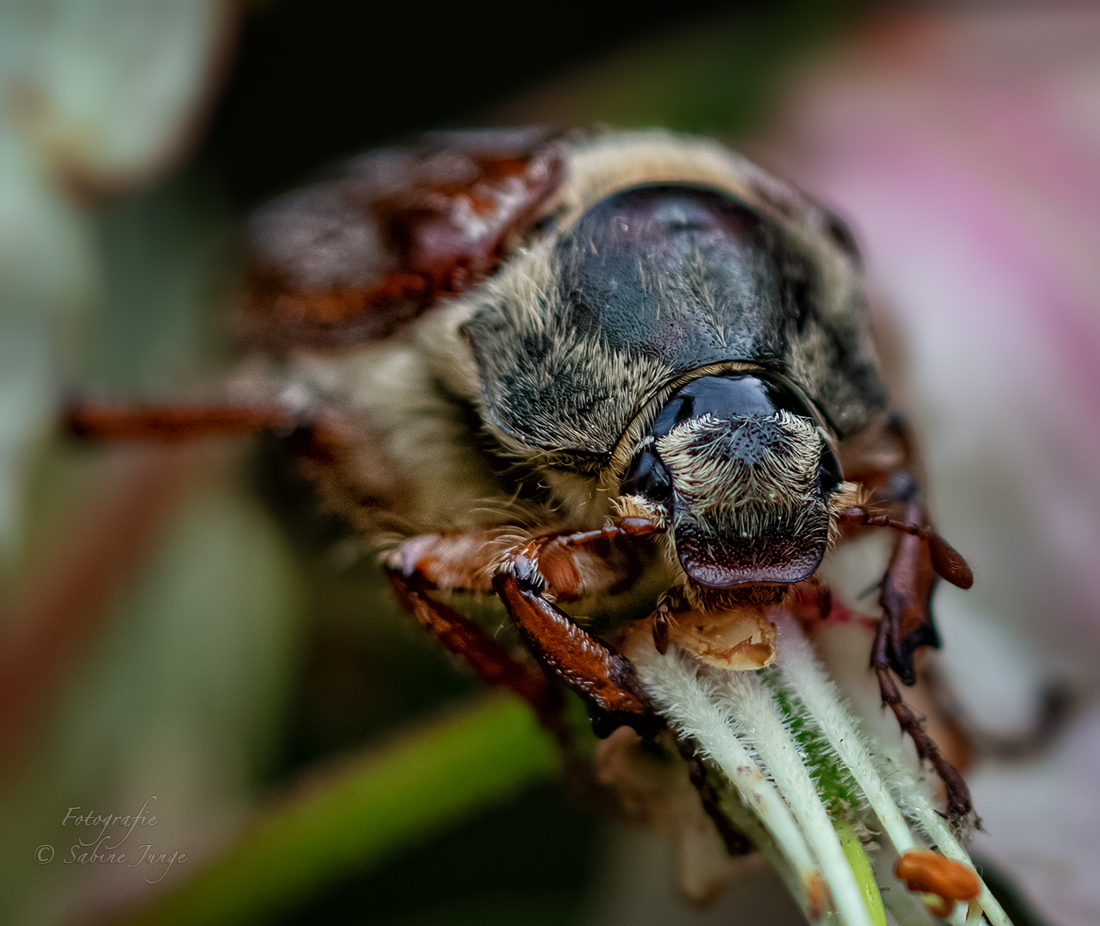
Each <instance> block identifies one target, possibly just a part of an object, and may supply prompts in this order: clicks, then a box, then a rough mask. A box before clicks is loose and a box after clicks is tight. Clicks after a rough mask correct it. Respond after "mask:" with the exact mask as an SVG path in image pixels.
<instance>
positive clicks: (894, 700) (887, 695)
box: [871, 623, 973, 817]
mask: <svg viewBox="0 0 1100 926" xmlns="http://www.w3.org/2000/svg"><path fill="white" fill-rule="evenodd" d="M885 627H886V624H885V623H880V624H879V630H878V632H877V633H876V634H875V643H874V650H873V652H872V654H871V665H872V667H873V668H874V670H875V674H876V675H877V676H878V687H879V691H880V692H881V693H882V703H883V704H884V705H887V706H888V707H889V708H890V710H892V711H893V712H894V716H895V717H896V718H897V721H898V726H900V727H901V729H902V732H903V733H908V734H909V736H910V738H912V740H913V745H915V746H916V747H917V755H918V756H919V757H920V758H921V760H922V761H927V762H928V763H929V764H931V766H932V768H933V769H935V771H936V774H937V775H939V777H940V780H941V781H942V782H943V785H944V788H945V789H946V792H947V812H948V813H949V814H951V815H952V816H957V817H965V816H967V815H969V813H970V811H971V810H972V809H973V805H972V804H971V801H970V789H969V788H968V787H967V786H966V782H965V781H964V780H963V777H962V775H960V774H959V771H958V769H956V768H955V766H953V765H952V764H951V763H950V762H948V761H947V760H946V759H945V758H944V757H943V755H941V753H940V750H939V747H938V746H937V745H936V744H935V742H934V741H933V740H932V737H930V736H929V735H928V734H927V733H926V732H925V730H924V727H923V726H921V722H920V721H919V720H918V719H917V717H916V715H915V714H914V713H913V711H912V709H911V708H910V707H909V705H908V704H906V703H905V701H903V700H902V697H901V692H899V691H898V686H897V685H896V684H895V683H894V678H893V676H892V675H891V673H890V667H889V666H888V665H887V664H886V657H885V648H886V643H885V637H886V633H885V630H884V628H885Z"/></svg>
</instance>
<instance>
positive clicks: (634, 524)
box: [493, 518, 661, 738]
mask: <svg viewBox="0 0 1100 926" xmlns="http://www.w3.org/2000/svg"><path fill="white" fill-rule="evenodd" d="M652 531H653V525H652V524H651V523H650V522H648V521H645V520H644V519H641V518H624V519H623V521H622V522H621V523H620V524H619V525H618V526H616V527H612V528H608V529H605V530H596V531H583V532H575V533H569V534H557V535H551V536H548V537H540V538H537V539H536V540H532V541H530V542H529V543H526V544H524V545H522V546H520V547H518V548H516V549H515V550H513V551H511V552H510V553H509V554H508V555H507V556H506V557H505V558H504V560H503V562H502V563H501V565H500V567H499V568H498V570H497V574H496V576H495V578H494V579H493V587H494V588H495V589H496V592H497V594H498V595H500V597H501V598H502V599H503V601H504V603H505V605H506V606H507V608H508V613H509V614H510V615H511V617H512V621H513V623H515V625H516V628H517V629H518V630H519V632H520V636H522V637H523V640H524V642H525V643H526V644H527V648H528V649H529V650H530V651H531V654H532V655H533V656H534V657H535V659H536V660H537V661H538V662H539V664H540V665H541V666H542V667H543V669H544V670H546V671H547V672H548V673H550V674H551V675H553V676H555V677H556V678H559V679H561V681H563V682H564V683H565V684H566V685H568V686H569V687H570V688H572V689H573V690H574V691H576V692H577V693H578V694H579V695H580V696H581V698H582V699H583V700H584V702H585V704H586V705H587V707H588V713H589V716H590V717H591V719H592V729H593V730H594V731H595V733H596V735H597V736H599V737H601V738H602V737H606V736H608V735H610V734H611V732H612V731H613V730H615V729H616V728H617V727H620V726H624V725H625V726H629V727H632V728H633V729H634V730H636V731H637V732H638V733H639V734H640V735H642V736H643V737H650V736H652V735H653V734H654V733H655V732H656V731H657V730H658V729H659V727H660V723H661V721H660V719H659V718H658V717H657V714H656V713H655V712H654V710H653V706H652V705H651V704H650V702H649V698H647V697H646V695H645V693H644V692H643V691H642V688H641V685H640V684H639V683H638V679H637V676H636V675H635V672H634V667H633V666H632V665H631V663H630V661H629V660H627V659H625V658H624V657H623V656H621V655H619V654H618V653H617V652H615V650H614V649H612V648H611V647H610V646H608V645H607V644H605V643H602V642H600V641H599V640H597V639H596V638H595V637H593V636H592V635H591V634H589V633H588V632H587V631H585V630H584V629H583V628H581V627H579V626H577V624H575V623H574V622H573V621H572V619H571V618H570V617H569V615H567V614H566V613H565V612H564V611H562V610H561V609H560V608H558V607H557V606H556V605H555V604H554V603H553V602H552V601H551V600H550V596H553V597H554V598H556V599H561V600H566V599H571V598H576V597H579V595H580V594H581V593H582V591H583V580H582V576H581V572H580V570H579V569H578V565H577V562H576V561H575V559H574V556H573V554H574V553H575V552H576V551H577V550H579V549H588V550H592V551H595V552H596V553H597V554H600V553H601V551H602V550H603V548H604V547H605V546H607V545H609V544H610V543H611V542H612V541H614V540H616V539H619V538H624V537H630V536H638V535H642V534H648V533H651V532H652Z"/></svg>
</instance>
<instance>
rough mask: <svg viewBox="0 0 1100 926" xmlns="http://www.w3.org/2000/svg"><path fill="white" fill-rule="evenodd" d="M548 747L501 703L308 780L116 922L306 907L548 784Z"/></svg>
mask: <svg viewBox="0 0 1100 926" xmlns="http://www.w3.org/2000/svg"><path fill="white" fill-rule="evenodd" d="M556 770H557V762H556V757H555V753H554V749H553V747H552V746H551V744H550V742H549V739H548V737H547V736H546V735H545V734H544V733H543V732H542V731H541V730H540V729H539V726H538V723H537V721H536V720H535V718H534V715H533V714H532V712H531V710H530V708H529V707H528V706H527V705H525V704H524V703H522V702H521V701H519V700H517V699H514V698H511V697H506V696H494V697H491V698H488V699H484V700H481V701H479V702H477V703H476V704H475V705H474V706H473V707H472V708H467V709H465V710H463V711H461V712H458V713H456V712H453V711H449V712H448V713H447V714H446V716H445V717H443V718H440V719H437V720H435V721H434V722H432V723H429V724H427V725H424V726H421V727H420V728H419V729H416V730H414V731H412V732H411V733H408V734H405V735H404V736H402V738H401V739H400V740H398V741H396V742H394V743H392V744H390V745H389V746H387V747H385V748H383V749H380V750H378V751H375V752H372V753H370V754H368V755H366V756H364V757H359V758H357V759H355V760H353V761H351V762H349V763H344V764H342V765H341V766H340V767H339V768H337V769H335V770H332V771H330V772H328V773H326V774H324V775H319V776H311V777H310V779H308V780H306V781H304V782H303V783H302V785H301V786H300V787H299V788H297V789H295V791H294V792H293V793H291V794H290V795H288V796H287V798H285V799H284V800H283V801H281V802H280V803H279V804H278V805H277V806H274V807H272V808H270V810H268V811H267V812H265V813H264V814H263V815H262V816H261V817H259V818H258V819H257V820H256V821H255V822H254V823H253V824H252V825H251V826H249V827H248V828H247V829H246V830H245V831H244V832H243V833H242V834H241V835H240V837H239V838H238V839H237V841H236V843H235V844H234V845H232V846H231V847H230V848H229V849H228V850H227V851H226V852H225V853H223V854H222V855H221V856H220V857H218V858H215V859H214V860H213V861H211V862H210V863H209V864H208V865H207V867H205V868H203V869H201V870H200V871H199V872H198V873H197V874H196V875H195V876H194V877H192V878H190V879H189V880H187V881H186V882H184V883H182V884H181V885H180V886H178V887H176V888H173V889H170V890H169V891H167V892H166V893H164V894H162V895H160V896H158V897H157V898H156V899H155V900H154V901H153V902H152V903H151V904H149V905H148V906H146V907H144V908H142V909H141V910H138V911H136V912H134V913H131V914H129V915H127V916H125V917H123V918H122V919H121V920H119V921H118V922H120V923H126V924H132V926H139V924H141V926H152V924H158V926H164V924H190V923H203V924H211V923H241V922H249V921H253V920H256V919H258V918H260V917H262V916H264V915H265V914H270V913H271V912H272V911H275V910H286V909H288V908H290V907H292V906H293V905H294V904H296V903H300V902H302V901H304V900H306V899H307V898H308V897H310V896H312V895H313V894H315V893H316V892H317V891H319V890H321V889H322V888H324V887H325V886H326V885H328V884H330V883H332V882H334V881H336V880H337V879H339V878H340V877H341V876H343V875H345V874H347V873H348V872H351V871H356V870H362V869H364V868H366V867H367V866H369V865H370V864H371V863H373V862H376V861H378V860H379V859H381V858H383V857H384V856H385V855H387V854H388V853H389V852H391V851H393V850H395V849H398V848H400V847H402V846H404V845H407V844H409V843H412V842H414V841H416V840H418V839H422V838H423V837H424V836H425V835H427V834H429V833H432V832H435V831H438V830H441V829H443V828H444V827H445V826H447V825H449V824H452V823H454V822H455V821H457V820H458V819H460V818H461V817H463V816H466V815H468V814H470V813H472V812H473V811H475V810H477V809H479V808H482V807H485V806H487V805H490V804H493V803H497V802H499V801H501V800H502V799H504V798H505V797H507V796H508V795H510V794H512V793H515V792H516V791H517V790H518V789H520V788H521V787H524V786H527V785H530V784H531V783H533V782H535V781H539V780H542V779H545V778H548V777H551V776H552V775H554V774H555V773H556Z"/></svg>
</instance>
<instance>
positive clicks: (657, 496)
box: [619, 447, 672, 505]
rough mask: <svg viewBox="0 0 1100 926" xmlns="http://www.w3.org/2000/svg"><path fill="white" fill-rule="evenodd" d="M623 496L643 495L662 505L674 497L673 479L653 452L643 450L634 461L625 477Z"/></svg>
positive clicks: (620, 491) (631, 462)
mask: <svg viewBox="0 0 1100 926" xmlns="http://www.w3.org/2000/svg"><path fill="white" fill-rule="evenodd" d="M619 493H620V494H621V495H641V496H643V497H644V498H647V499H649V500H650V501H652V502H656V503H658V504H660V505H663V504H665V502H667V501H668V500H669V499H670V498H671V497H672V477H671V476H669V474H668V470H667V469H665V467H664V465H663V464H662V463H661V461H660V460H659V459H657V454H656V453H654V452H653V449H652V447H650V448H649V449H647V450H643V451H642V452H641V453H639V454H638V455H637V456H636V457H634V459H633V460H631V461H630V467H629V468H628V469H627V471H626V475H625V476H624V477H623V482H622V486H621V487H620V489H619Z"/></svg>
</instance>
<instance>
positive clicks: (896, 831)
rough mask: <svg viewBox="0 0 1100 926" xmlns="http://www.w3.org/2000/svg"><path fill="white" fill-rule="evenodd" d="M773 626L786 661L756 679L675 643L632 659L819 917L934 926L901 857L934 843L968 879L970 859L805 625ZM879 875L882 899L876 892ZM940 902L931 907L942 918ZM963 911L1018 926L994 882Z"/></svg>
mask: <svg viewBox="0 0 1100 926" xmlns="http://www.w3.org/2000/svg"><path fill="white" fill-rule="evenodd" d="M777 625H778V630H779V657H778V660H777V662H776V664H775V665H774V666H773V667H771V668H769V669H763V670H759V671H756V672H753V671H736V670H726V669H720V668H716V667H715V666H713V665H706V664H704V663H702V662H700V661H699V660H697V659H696V658H695V657H693V656H691V655H689V654H688V653H686V652H684V651H683V650H681V649H679V648H678V647H676V646H672V647H670V648H669V651H668V653H667V654H666V655H664V656H662V655H660V654H658V653H657V652H656V651H655V650H653V649H652V648H648V647H646V648H643V647H637V650H638V651H637V652H633V653H631V654H630V655H631V657H632V658H633V660H634V662H635V664H636V666H637V668H638V671H639V674H640V677H641V680H642V684H643V685H644V686H645V688H646V690H647V691H648V692H649V694H650V696H651V697H652V698H653V700H654V701H655V702H656V704H657V705H658V707H659V709H660V710H661V712H662V713H663V714H664V715H665V717H666V718H667V719H668V720H669V722H670V723H671V725H672V726H673V728H674V729H675V730H676V731H677V733H678V734H679V735H681V736H688V737H691V738H692V739H693V740H694V741H695V742H696V743H697V744H698V746H699V748H700V749H701V750H702V752H703V754H704V755H705V756H706V757H707V758H708V760H709V761H710V763H711V765H712V766H714V767H716V768H717V769H719V770H720V771H721V773H722V775H723V777H724V778H725V780H726V781H727V782H728V783H729V785H730V786H731V788H730V791H731V793H736V795H737V796H739V798H740V803H741V804H743V805H744V808H747V810H748V811H750V812H751V813H752V814H753V815H755V817H756V818H757V819H758V820H759V822H760V823H761V824H762V825H763V829H764V830H765V831H766V833H767V838H768V839H769V840H770V841H772V842H773V843H774V845H773V846H771V847H762V848H765V850H768V849H771V850H772V854H773V855H775V856H776V857H777V858H778V859H779V868H780V871H781V873H782V874H783V876H784V878H785V879H786V881H787V883H788V886H789V887H790V889H791V890H792V893H793V894H794V895H795V897H796V899H797V900H798V902H799V903H800V905H801V906H802V909H803V912H804V913H805V914H806V916H807V917H808V918H809V919H810V920H811V921H812V922H817V921H820V920H822V919H823V918H825V919H827V920H830V921H833V922H837V923H841V924H844V926H878V924H882V923H884V922H885V921H886V917H885V913H884V911H883V901H885V903H886V907H887V908H888V909H889V911H890V914H891V915H892V917H893V919H894V920H895V921H896V922H897V923H898V924H900V926H918V924H919V926H927V924H930V923H931V922H932V916H931V915H930V913H929V912H928V909H927V908H926V906H925V904H922V903H921V902H920V901H919V900H918V895H914V894H910V893H909V892H908V891H907V890H906V889H905V885H904V883H903V882H901V881H899V880H897V878H895V876H894V865H893V862H894V861H895V860H896V859H897V858H899V857H901V856H904V855H905V854H906V853H909V852H914V851H919V850H927V849H929V848H934V849H935V850H936V851H937V852H938V853H939V854H940V855H942V856H943V857H945V858H947V859H952V860H954V861H956V862H958V863H961V864H962V865H964V866H966V868H967V869H969V870H970V871H973V867H974V866H973V863H972V862H971V860H970V858H969V856H968V855H967V853H966V851H965V849H964V848H963V847H962V845H961V844H960V842H959V840H958V839H957V838H956V836H955V834H954V833H953V832H952V830H951V827H950V826H949V825H948V824H947V823H946V822H945V820H944V819H943V817H941V815H940V814H939V813H938V812H937V811H936V809H935V807H934V805H933V804H932V801H931V800H930V798H929V796H928V794H927V793H926V791H925V790H924V788H923V786H922V784H921V783H920V782H919V781H918V780H917V775H916V774H915V772H914V770H913V769H911V768H910V767H909V766H908V765H907V764H906V763H905V762H904V761H903V760H902V759H901V758H900V755H899V754H898V753H897V752H896V750H892V749H890V748H889V747H887V746H885V745H884V744H883V743H881V742H878V741H877V740H875V739H873V738H872V737H871V735H870V734H869V733H868V732H867V731H866V730H865V729H863V728H862V727H861V726H860V725H859V724H858V722H857V721H856V719H855V718H854V717H853V716H852V714H851V713H850V712H849V711H848V709H847V707H846V706H845V705H844V702H843V701H842V699H841V697H840V694H839V692H838V691H837V689H836V687H835V685H834V684H833V683H832V681H830V680H829V678H828V677H827V676H826V674H825V671H824V669H823V668H822V666H821V664H820V663H819V662H818V660H817V657H816V655H815V654H814V652H813V650H812V649H811V647H810V645H809V643H808V642H807V641H806V639H805V637H804V636H803V635H802V632H801V630H800V628H799V627H798V625H797V623H796V622H795V621H794V620H792V619H791V618H789V617H786V616H782V617H779V618H778V619H777ZM730 809H731V810H732V811H734V812H735V815H736V813H737V812H741V813H743V811H741V809H740V808H736V807H732V806H731V808H730ZM857 832H858V833H862V834H865V836H864V841H861V840H860V839H859V838H857V837H856V835H855V834H856V833H857ZM864 843H866V847H865V844H864ZM868 851H870V853H871V861H869V860H868V855H867V853H868ZM940 861H941V863H942V860H940ZM872 862H873V864H872ZM871 870H874V872H875V880H876V881H877V883H878V889H879V890H881V891H882V893H881V895H880V894H879V890H874V889H873V888H871V887H870V886H869V884H868V881H869V878H868V877H867V874H866V873H867V872H869V871H871ZM937 900H938V898H935V897H930V898H928V901H929V905H930V906H931V907H932V908H933V909H935V908H936V907H937ZM943 903H944V902H942V901H941V902H940V905H943ZM947 906H952V904H951V903H950V902H947ZM953 906H954V909H952V910H951V912H950V913H949V914H948V915H947V916H946V917H945V918H946V919H947V920H948V922H950V923H952V924H953V926H977V924H980V923H982V922H984V921H988V923H989V924H990V926H1011V924H1010V922H1009V920H1008V917H1007V916H1006V915H1005V913H1004V911H1003V910H1002V909H1001V907H1000V905H999V904H998V903H997V901H996V899H995V898H994V897H993V896H992V894H991V893H990V892H989V889H988V888H987V887H986V886H985V884H984V883H982V884H981V892H980V894H979V895H978V897H977V898H976V899H975V900H973V901H972V902H971V903H970V904H969V906H967V905H965V904H962V905H953ZM941 912H943V911H942V910H941Z"/></svg>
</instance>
